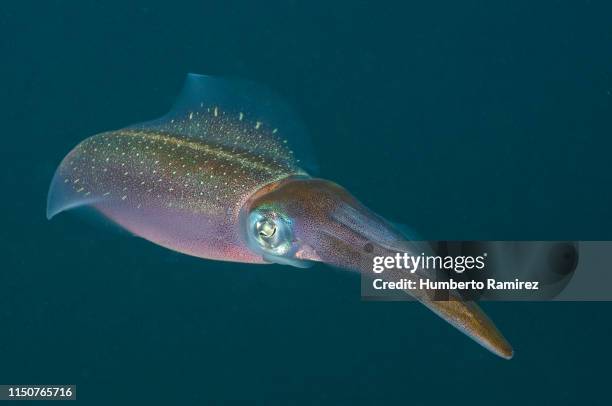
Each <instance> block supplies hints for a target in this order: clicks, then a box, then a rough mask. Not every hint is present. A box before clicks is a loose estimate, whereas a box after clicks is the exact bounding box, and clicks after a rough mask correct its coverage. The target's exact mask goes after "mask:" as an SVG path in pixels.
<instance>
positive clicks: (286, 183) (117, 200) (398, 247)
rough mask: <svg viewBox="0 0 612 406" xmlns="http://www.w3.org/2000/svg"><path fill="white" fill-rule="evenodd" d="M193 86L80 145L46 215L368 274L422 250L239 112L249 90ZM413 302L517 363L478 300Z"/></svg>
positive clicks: (209, 249)
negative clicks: (98, 220)
mask: <svg viewBox="0 0 612 406" xmlns="http://www.w3.org/2000/svg"><path fill="white" fill-rule="evenodd" d="M226 88H227V89H228V91H227V94H225V93H224V90H225V89H226ZM186 89H187V90H184V91H183V93H184V94H183V96H182V97H181V99H179V103H178V106H179V108H175V109H174V111H173V112H171V113H170V114H169V115H167V116H165V117H164V118H162V119H160V120H157V121H153V122H150V123H144V124H140V125H136V126H132V127H129V128H126V129H122V130H118V131H111V132H106V133H102V134H99V135H96V136H93V137H90V138H88V139H86V140H85V141H83V142H81V143H80V144H79V145H78V146H77V147H75V148H74V149H73V150H72V151H71V152H70V153H69V154H68V155H67V156H66V157H65V158H64V160H63V161H62V163H61V165H60V166H59V168H58V169H57V171H56V174H55V176H54V178H53V181H52V183H51V187H50V190H49V197H48V205H47V216H48V217H49V218H51V217H52V216H54V215H55V214H57V213H59V212H61V211H64V210H67V209H70V208H72V207H77V206H82V205H88V206H92V207H94V208H95V209H97V210H98V211H99V212H101V213H103V214H104V215H105V216H106V217H108V218H110V219H111V220H113V221H114V222H116V223H117V224H119V225H121V226H122V227H124V228H126V229H127V230H129V231H130V232H132V233H133V234H135V235H138V236H141V237H143V238H145V239H147V240H149V241H152V242H154V243H156V244H159V245H161V246H164V247H166V248H169V249H172V250H175V251H179V252H182V253H185V254H189V255H194V256H197V257H201V258H208V259H216V260H225V261H236V262H247V263H270V262H276V263H282V264H289V265H294V266H307V265H308V264H309V263H311V262H313V261H320V262H325V263H328V264H331V265H334V266H338V267H341V268H345V269H349V270H354V271H359V272H363V273H365V274H367V275H369V274H370V273H371V266H372V258H373V256H378V255H392V254H393V253H395V252H398V251H403V252H409V253H413V254H415V255H418V254H420V253H421V249H422V247H421V246H419V245H418V244H416V243H410V242H405V240H406V237H405V236H404V235H402V233H401V232H399V231H398V230H396V229H395V228H394V227H393V226H392V225H391V224H389V223H388V222H386V221H385V220H384V219H382V218H381V217H379V216H378V215H376V214H374V213H373V212H371V211H370V210H368V209H367V208H365V207H364V206H363V205H361V204H360V203H359V202H358V201H357V200H356V199H355V198H354V197H352V196H351V195H350V194H349V193H348V192H347V191H346V190H344V189H343V188H341V187H340V186H338V185H336V184H334V183H332V182H328V181H325V180H321V179H314V178H312V177H310V176H309V175H308V174H307V173H306V171H304V170H302V169H301V168H300V164H299V161H298V160H297V159H296V158H295V157H294V156H293V152H292V151H291V150H290V148H289V144H290V143H288V142H287V140H286V139H284V138H283V136H282V133H283V128H280V129H277V127H275V126H274V125H273V124H272V123H270V122H268V121H269V120H267V118H268V117H264V119H261V120H260V118H259V117H258V116H256V115H254V114H250V112H249V108H248V107H249V106H248V105H247V106H246V108H245V109H244V110H243V109H242V108H243V106H242V104H243V103H245V99H244V98H242V97H240V94H239V93H240V90H241V89H242V88H238V87H235V86H232V85H231V84H228V83H227V82H224V81H222V80H215V79H213V78H208V77H201V76H189V77H188V81H187V86H186ZM193 89H196V90H197V91H195V92H194V91H193ZM248 89H250V90H251V91H252V88H251V87H249V88H248ZM219 92H221V93H219ZM201 93H202V94H201ZM211 94H212V95H214V96H215V97H216V98H215V97H211V96H210V95H211ZM228 94H229V96H228ZM219 95H220V96H219ZM211 99H214V100H211ZM251 99H252V98H251ZM251 99H249V100H251ZM185 100H187V101H185ZM217 102H218V104H217ZM224 103H225V104H224ZM232 104H240V105H239V106H231V105H232ZM247 104H248V103H247ZM251 106H253V105H251ZM271 121H273V120H271ZM279 121H281V122H282V120H279ZM298 152H299V151H298ZM386 275H388V276H393V274H392V273H391V272H389V273H386ZM413 294H414V293H413ZM414 295H415V296H416V297H417V299H418V300H420V301H421V302H422V303H424V304H425V305H426V306H428V307H429V308H430V309H432V310H433V311H434V312H436V313H437V314H438V315H440V316H441V317H442V318H444V319H446V320H447V321H449V322H450V323H451V324H453V325H454V326H456V327H457V328H459V329H460V330H462V331H463V332H465V333H466V334H468V335H469V336H470V337H472V338H473V339H475V340H476V341H477V342H479V343H480V344H482V345H483V346H485V347H486V348H488V349H489V350H491V351H493V352H494V353H496V354H498V355H500V356H502V357H505V358H510V357H512V348H511V347H510V345H509V344H508V343H507V341H506V340H505V339H504V338H503V336H502V335H501V334H500V333H499V331H498V330H497V329H496V328H495V326H494V325H493V324H492V323H491V322H490V320H489V319H488V318H487V317H486V316H485V315H484V313H483V312H482V311H481V310H480V309H479V308H478V306H477V305H476V304H475V303H472V302H464V301H461V300H460V298H459V296H458V295H456V294H455V293H451V295H454V297H455V299H457V300H452V301H439V302H438V301H433V300H432V299H431V298H430V294H429V292H418V293H416V294H414Z"/></svg>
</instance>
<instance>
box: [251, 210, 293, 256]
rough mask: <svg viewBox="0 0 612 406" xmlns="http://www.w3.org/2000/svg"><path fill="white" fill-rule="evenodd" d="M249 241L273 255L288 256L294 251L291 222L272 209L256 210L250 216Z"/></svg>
mask: <svg viewBox="0 0 612 406" xmlns="http://www.w3.org/2000/svg"><path fill="white" fill-rule="evenodd" d="M248 224H249V225H248V227H249V233H248V240H249V241H250V242H251V244H252V246H253V247H257V249H258V250H263V251H264V252H266V253H269V254H272V255H281V256H282V255H286V254H288V253H289V252H291V250H292V240H293V237H292V235H293V233H292V225H291V221H290V220H289V219H287V218H286V217H285V216H283V215H282V214H281V213H279V212H277V211H275V210H270V209H265V208H264V209H259V210H254V211H253V212H251V213H250V214H249V221H248Z"/></svg>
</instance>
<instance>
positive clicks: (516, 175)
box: [0, 0, 612, 405]
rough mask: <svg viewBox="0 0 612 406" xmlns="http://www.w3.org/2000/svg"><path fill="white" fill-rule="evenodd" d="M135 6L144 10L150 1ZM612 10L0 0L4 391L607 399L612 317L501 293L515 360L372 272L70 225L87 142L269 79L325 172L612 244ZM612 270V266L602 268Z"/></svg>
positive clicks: (447, 221)
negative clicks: (206, 77)
mask: <svg viewBox="0 0 612 406" xmlns="http://www.w3.org/2000/svg"><path fill="white" fill-rule="evenodd" d="M128 3H129V4H128ZM611 16H612V3H610V2H606V1H586V0H576V1H539V2H533V1H493V2H492V1H474V0H467V1H461V2H458V1H429V2H386V3H385V2H382V3H381V2H373V1H372V2H368V1H333V2H316V1H315V2H312V1H310V2H306V1H305V2H300V1H282V2H273V1H266V2H258V1H251V2H246V1H245V2H212V1H185V2H182V1H172V2H160V1H148V2H124V1H120V2H119V1H91V0H87V1H78V2H77V1H44V2H43V1H37V2H34V1H21V2H11V1H7V2H3V4H2V5H1V6H0V81H1V86H0V123H1V124H2V126H1V127H0V134H1V137H2V138H1V139H2V152H3V154H2V155H3V158H2V160H1V164H2V171H0V179H1V189H0V190H1V193H2V199H1V200H0V202H1V203H0V204H1V208H2V215H3V216H2V217H3V218H2V227H1V228H0V246H1V247H2V259H1V262H0V264H1V265H0V383H5V384H12V383H24V384H25V383H40V384H43V383H71V384H76V385H77V386H78V397H79V403H83V404H104V405H108V404H121V403H125V404H149V405H153V404H177V405H178V404H196V403H198V404H222V403H226V402H229V401H253V400H257V401H258V402H259V404H279V405H287V404H333V405H337V404H351V405H358V404H411V405H427V404H446V405H448V404H470V405H476V404H495V405H527V404H538V405H548V404H551V405H553V404H554V405H575V404H588V405H591V404H593V405H595V404H601V405H607V404H610V400H609V385H610V383H609V379H610V373H609V370H610V367H609V366H610V363H611V361H612V356H611V355H610V342H611V339H612V325H611V317H610V312H611V311H612V305H611V304H609V303H537V304H536V303H486V304H485V305H484V306H485V308H486V310H487V311H488V312H489V314H490V316H491V317H492V318H493V319H494V320H495V321H496V323H497V324H498V326H499V327H500V329H501V330H503V332H504V333H505V335H506V336H507V337H508V339H509V340H510V341H511V342H512V344H513V346H514V347H515V349H516V356H515V359H513V360H512V361H505V360H502V359H499V358H496V357H494V356H493V355H491V354H489V353H488V352H487V351H485V350H484V349H482V348H481V347H479V346H478V345H476V344H474V343H473V342H472V341H471V340H469V339H468V338H467V337H465V336H463V335H462V334H460V333H458V332H457V331H456V330H455V329H453V328H451V327H450V326H448V325H446V324H445V323H444V322H442V321H441V320H440V319H438V318H437V317H435V316H434V315H433V314H431V313H430V312H429V311H427V310H426V309H425V308H423V307H422V306H419V305H418V304H416V303H395V302H394V303H370V302H362V301H361V300H360V281H359V277H358V276H357V275H353V274H349V273H346V272H342V271H338V270H334V269H331V268H329V267H327V266H324V265H317V266H315V267H313V268H311V269H308V270H299V269H293V268H287V267H281V266H268V267H261V266H259V267H258V266H249V265H240V264H231V263H220V262H211V261H205V260H199V259H195V258H189V257H186V256H182V255H179V254H176V253H173V252H170V251H167V250H164V249H163V248H160V247H157V246H154V245H153V244H150V243H148V242H146V241H144V240H141V239H138V238H134V237H131V236H129V235H127V234H126V233H120V232H117V231H116V230H114V229H113V228H112V227H109V226H108V225H104V224H92V223H91V222H88V221H84V220H83V218H82V217H80V216H78V215H72V214H71V213H66V214H63V215H60V216H58V217H57V218H56V219H54V220H53V221H51V222H48V221H47V220H46V219H45V199H46V193H47V187H48V184H49V181H50V179H51V176H52V174H53V171H54V170H55V167H56V166H57V164H58V163H59V162H60V160H61V159H62V157H63V156H64V155H65V154H66V153H67V152H68V151H69V150H70V149H71V148H72V147H73V146H74V145H76V144H77V143H78V142H79V141H80V140H82V139H84V138H85V137H87V136H89V135H92V134H95V133H98V132H101V131H104V130H108V129H115V128H120V127H122V126H125V125H128V124H132V123H135V122H139V121H143V120H147V119H151V118H154V117H157V116H159V115H161V114H162V113H164V112H165V111H166V109H167V108H168V107H169V106H170V104H171V103H172V101H173V99H174V97H175V95H176V94H177V93H178V90H179V88H180V85H181V83H182V81H183V78H184V75H185V74H186V73H187V72H197V73H207V74H215V75H224V76H238V77H243V78H247V79H250V80H254V81H257V82H260V83H264V84H266V85H267V86H268V87H270V88H272V89H274V90H275V91H276V92H278V93H280V94H281V95H282V96H283V98H284V99H285V100H286V101H287V102H288V103H289V104H290V105H292V106H293V107H294V108H295V110H296V111H297V112H298V113H299V114H300V116H301V117H302V119H303V121H304V122H305V124H306V127H307V129H308V131H309V133H310V134H312V142H313V144H314V147H315V150H316V151H317V155H318V156H317V158H318V161H319V164H320V168H321V175H322V176H324V177H325V178H329V179H333V180H334V181H336V182H338V183H340V184H342V185H344V186H345V187H346V188H347V189H349V190H350V191H352V193H354V194H355V195H356V196H357V197H359V198H360V199H361V200H362V201H363V202H364V203H366V204H367V205H368V206H369V207H371V208H372V209H374V210H375V211H377V212H378V213H380V214H382V215H384V216H385V217H387V218H389V219H391V220H393V221H396V222H400V223H404V224H407V225H409V226H410V227H412V228H413V229H415V230H418V231H419V232H421V233H422V234H423V235H424V236H426V237H429V238H441V239H461V238H463V239H534V240H536V239H552V240H563V239H570V240H588V239H591V240H596V239H611V238H612V231H611V229H612V218H611V216H610V207H611V203H612V188H611V187H610V185H611V183H612V182H611V180H612V171H611V152H610V151H611V148H612V142H611V141H610V140H611V136H612V94H611V92H612V24H611V21H612V20H611ZM602 266H607V267H610V264H602Z"/></svg>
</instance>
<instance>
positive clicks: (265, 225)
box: [255, 219, 276, 239]
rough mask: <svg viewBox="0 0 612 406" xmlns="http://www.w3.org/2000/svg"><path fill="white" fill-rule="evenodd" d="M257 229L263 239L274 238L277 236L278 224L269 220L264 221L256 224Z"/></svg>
mask: <svg viewBox="0 0 612 406" xmlns="http://www.w3.org/2000/svg"><path fill="white" fill-rule="evenodd" d="M255 229H256V230H257V232H258V233H259V236H260V237H261V238H265V239H268V238H272V237H274V234H276V224H275V223H274V222H273V221H270V220H268V219H263V220H260V221H258V222H257V223H256V224H255Z"/></svg>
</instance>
